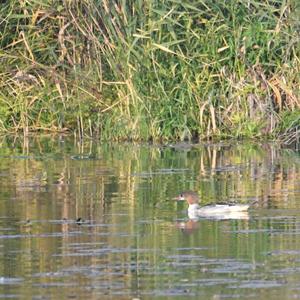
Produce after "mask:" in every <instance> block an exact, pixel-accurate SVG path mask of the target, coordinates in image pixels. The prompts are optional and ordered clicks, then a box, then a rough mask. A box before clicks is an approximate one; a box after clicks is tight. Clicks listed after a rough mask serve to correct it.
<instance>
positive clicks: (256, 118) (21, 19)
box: [0, 0, 300, 141]
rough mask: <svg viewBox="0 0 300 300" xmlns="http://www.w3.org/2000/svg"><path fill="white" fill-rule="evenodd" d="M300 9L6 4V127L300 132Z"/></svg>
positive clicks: (0, 96) (152, 0)
mask: <svg viewBox="0 0 300 300" xmlns="http://www.w3.org/2000/svg"><path fill="white" fill-rule="evenodd" d="M299 7H300V6H299V4H298V2H297V0H275V1H270V0H264V1H256V0H249V1H243V0H229V1H227V0H222V1H214V0H203V1H196V0H192V1H190V0H189V1H188V0H184V1H177V0H163V1H161V0H160V1H158V0H143V1H142V0H136V1H122V0H118V1H117V0H85V1H68V0H61V1H51V0H46V1H42V0H40V1H39V0H35V1H29V0H22V1H4V3H3V4H2V6H1V8H0V62H1V64H0V86H1V88H0V128H1V130H2V131H19V130H23V131H24V133H26V134H27V133H28V132H30V131H35V130H50V131H74V132H76V134H78V135H80V136H83V135H96V134H98V135H100V136H101V138H103V139H134V140H138V139H143V140H149V139H154V140H158V139H163V140H170V139H191V138H207V137H217V136H218V137H227V136H230V137H232V136H234V137H241V136H246V137H261V136H266V135H267V136H270V137H276V136H279V135H282V134H283V133H284V134H285V135H284V136H283V137H282V139H283V140H286V141H293V140H295V139H297V137H298V130H299V127H300V117H299V115H300V114H299V112H300V75H299V74H300V46H299V45H300V43H299V39H300V38H299V29H300V20H299V12H300V8H299Z"/></svg>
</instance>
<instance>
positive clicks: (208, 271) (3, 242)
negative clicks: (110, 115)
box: [0, 137, 300, 300]
mask: <svg viewBox="0 0 300 300" xmlns="http://www.w3.org/2000/svg"><path fill="white" fill-rule="evenodd" d="M0 158H1V159H0V261H1V263H0V298H4V299H20V298H22V299H82V298H84V299H100V298H101V299H235V298H242V299H256V300H258V299H266V297H272V300H275V299H297V298H300V285H299V281H300V180H299V179H300V155H299V153H297V152H294V151H292V150H288V149H280V147H279V146H278V145H276V144H253V143H252V144H251V143H246V142H241V143H233V142H226V143H219V144H214V145H213V144H207V145H205V144H203V145H196V146H193V147H186V145H180V144H179V145H169V146H161V145H157V146H156V145H154V146H153V145H136V144H100V143H96V142H95V141H85V142H84V143H77V142H76V141H74V140H72V139H71V138H67V137H60V138H50V137H39V138H30V139H28V140H23V139H22V138H3V139H2V140H1V149H0ZM187 189H190V190H194V191H197V192H198V193H199V195H200V196H201V197H202V199H203V202H205V203H209V202H212V201H215V200H220V201H226V200H230V201H237V202H240V203H248V202H254V201H257V202H256V204H255V206H254V207H253V208H252V209H251V211H250V218H249V219H248V220H213V219H199V220H198V221H195V220H189V219H188V218H187V214H186V208H187V207H186V205H185V203H176V202H174V201H173V200H172V198H173V197H174V196H176V195H177V194H178V193H179V192H181V191H182V190H187Z"/></svg>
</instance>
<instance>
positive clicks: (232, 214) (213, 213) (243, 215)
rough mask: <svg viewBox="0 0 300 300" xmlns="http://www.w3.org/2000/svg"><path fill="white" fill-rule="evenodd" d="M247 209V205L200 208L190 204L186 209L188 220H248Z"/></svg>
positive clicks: (221, 205) (218, 205)
mask: <svg viewBox="0 0 300 300" xmlns="http://www.w3.org/2000/svg"><path fill="white" fill-rule="evenodd" d="M248 209H249V205H247V204H237V205H226V204H216V205H207V206H202V207H200V206H199V204H190V205H189V208H188V216H189V218H190V219H197V218H213V219H222V220H224V219H248V218H249V215H248Z"/></svg>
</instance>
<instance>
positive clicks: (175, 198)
mask: <svg viewBox="0 0 300 300" xmlns="http://www.w3.org/2000/svg"><path fill="white" fill-rule="evenodd" d="M173 200H176V201H184V200H185V199H184V198H183V197H181V196H177V197H174V198H173Z"/></svg>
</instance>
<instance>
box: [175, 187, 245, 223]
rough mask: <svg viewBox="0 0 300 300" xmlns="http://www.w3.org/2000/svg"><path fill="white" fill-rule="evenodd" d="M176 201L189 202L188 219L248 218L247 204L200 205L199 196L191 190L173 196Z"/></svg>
mask: <svg viewBox="0 0 300 300" xmlns="http://www.w3.org/2000/svg"><path fill="white" fill-rule="evenodd" d="M175 200H177V201H184V200H185V201H187V203H188V204H189V208H188V216H189V218H190V219H197V218H199V217H200V218H201V217H204V218H215V219H248V218H249V216H248V212H247V210H248V209H249V207H250V205H249V204H235V203H230V204H215V205H205V206H200V205H199V202H200V199H199V196H198V194H197V193H195V192H193V191H186V192H182V193H180V194H179V195H178V196H177V197H175Z"/></svg>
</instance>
